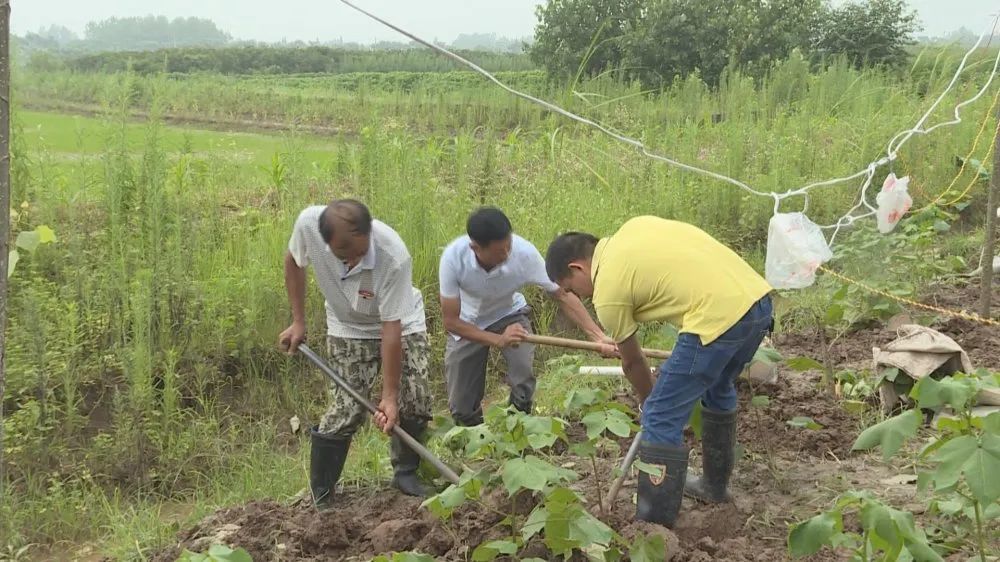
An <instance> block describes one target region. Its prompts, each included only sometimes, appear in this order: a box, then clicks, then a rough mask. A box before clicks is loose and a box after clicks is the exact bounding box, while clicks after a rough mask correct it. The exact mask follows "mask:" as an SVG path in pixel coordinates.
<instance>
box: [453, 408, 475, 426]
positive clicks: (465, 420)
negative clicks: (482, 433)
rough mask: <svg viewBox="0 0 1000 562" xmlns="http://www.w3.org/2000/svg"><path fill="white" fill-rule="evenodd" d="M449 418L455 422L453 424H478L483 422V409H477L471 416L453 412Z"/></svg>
mask: <svg viewBox="0 0 1000 562" xmlns="http://www.w3.org/2000/svg"><path fill="white" fill-rule="evenodd" d="M451 419H452V420H453V421H454V422H455V425H458V426H464V427H472V426H474V425H479V424H481V423H483V411H482V410H479V411H477V412H476V413H474V414H472V415H471V416H465V417H460V416H457V415H455V414H452V415H451Z"/></svg>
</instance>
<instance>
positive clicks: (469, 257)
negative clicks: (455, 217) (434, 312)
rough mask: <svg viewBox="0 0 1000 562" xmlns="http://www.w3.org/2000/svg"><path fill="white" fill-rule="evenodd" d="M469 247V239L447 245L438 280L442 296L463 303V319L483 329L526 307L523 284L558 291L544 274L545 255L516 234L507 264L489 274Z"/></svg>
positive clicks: (460, 239)
mask: <svg viewBox="0 0 1000 562" xmlns="http://www.w3.org/2000/svg"><path fill="white" fill-rule="evenodd" d="M469 244H470V240H469V237H468V236H460V237H459V238H456V239H455V240H453V241H452V242H451V244H448V247H446V248H445V250H444V253H442V254H441V265H440V267H439V271H438V280H439V282H440V286H441V296H442V297H444V298H446V299H451V298H456V297H458V298H459V299H460V302H461V303H462V313H461V315H460V318H461V319H462V320H464V321H466V322H468V323H469V324H473V325H475V326H476V327H477V328H479V329H480V330H485V329H486V328H487V327H488V326H490V325H491V324H494V323H495V322H497V321H498V320H500V319H502V318H504V317H506V316H509V315H511V314H513V313H515V312H517V311H518V310H521V309H522V308H524V307H525V306H526V305H527V301H525V299H524V295H522V294H521V293H519V292H518V289H520V288H521V287H523V286H524V285H537V286H539V287H541V288H543V289H545V290H546V291H547V292H549V293H554V292H556V291H558V290H559V286H558V285H556V284H555V283H553V282H552V281H551V280H549V276H548V274H547V273H546V272H545V260H544V259H543V258H542V254H541V253H540V252H539V251H538V249H537V248H535V246H534V245H533V244H532V243H531V242H528V241H527V240H525V239H524V238H521V237H520V236H518V235H516V234H515V235H513V236H512V239H511V247H510V256H509V257H508V258H507V261H505V262H503V263H502V264H500V265H498V266H496V267H494V268H493V269H492V270H490V271H486V270H485V269H483V268H482V266H481V265H479V261H478V260H477V259H476V253H475V252H474V251H473V250H472V247H471V246H470V245H469ZM453 337H456V339H457V338H458V337H457V336H454V334H453Z"/></svg>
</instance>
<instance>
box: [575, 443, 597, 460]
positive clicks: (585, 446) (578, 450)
mask: <svg viewBox="0 0 1000 562" xmlns="http://www.w3.org/2000/svg"><path fill="white" fill-rule="evenodd" d="M594 443H595V442H594V441H581V442H579V443H573V444H572V445H570V446H569V451H570V452H571V453H573V454H574V455H576V456H578V457H592V456H594V455H596V454H597V447H596V446H595V445H594Z"/></svg>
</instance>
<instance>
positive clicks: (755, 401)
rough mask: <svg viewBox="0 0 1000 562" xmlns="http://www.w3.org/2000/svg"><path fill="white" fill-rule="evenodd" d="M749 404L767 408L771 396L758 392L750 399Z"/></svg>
mask: <svg viewBox="0 0 1000 562" xmlns="http://www.w3.org/2000/svg"><path fill="white" fill-rule="evenodd" d="M750 405H751V406H753V407H754V408H767V407H768V406H770V405H771V397H770V396H766V395H763V394H759V395H757V396H754V397H753V398H751V399H750Z"/></svg>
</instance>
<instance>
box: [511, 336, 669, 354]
mask: <svg viewBox="0 0 1000 562" xmlns="http://www.w3.org/2000/svg"><path fill="white" fill-rule="evenodd" d="M524 341H526V342H528V343H533V344H536V345H554V346H557V347H568V348H570V349H583V350H586V351H596V352H598V353H599V352H600V351H601V344H599V343H595V342H590V341H582V340H574V339H569V338H557V337H555V336H539V335H537V334H528V335H527V336H525V338H524ZM642 354H643V355H645V356H646V357H649V358H651V359H667V358H669V357H670V352H669V351H662V350H659V349H648V348H645V347H644V348H642Z"/></svg>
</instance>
